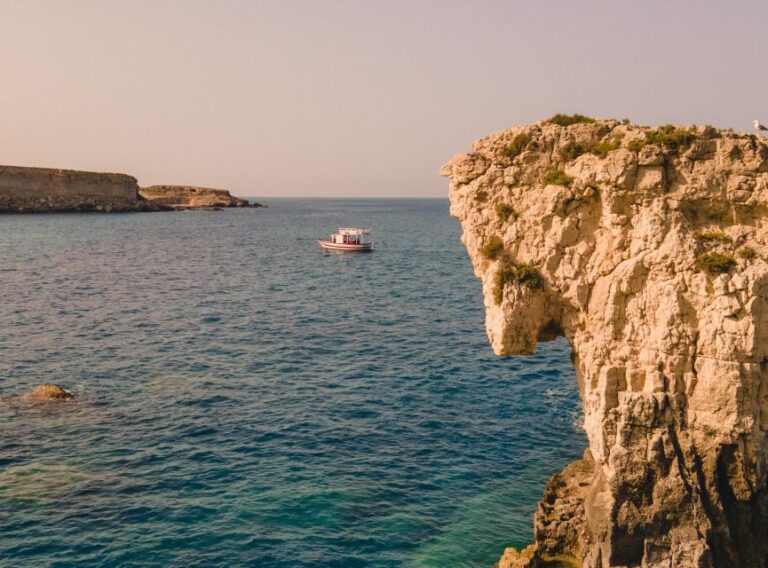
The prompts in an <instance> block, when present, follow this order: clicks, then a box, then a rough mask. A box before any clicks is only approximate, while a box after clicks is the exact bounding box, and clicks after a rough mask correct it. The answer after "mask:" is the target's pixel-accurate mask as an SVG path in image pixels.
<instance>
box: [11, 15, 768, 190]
mask: <svg viewBox="0 0 768 568" xmlns="http://www.w3.org/2000/svg"><path fill="white" fill-rule="evenodd" d="M766 29H768V2H766V1H765V0H759V1H758V0H742V1H725V0H723V1H717V2H715V1H709V0H696V1H686V0H674V1H671V0H665V1H653V0H644V1H635V2H629V1H622V0H612V1H600V2H598V1H586V0H585V1H578V0H569V1H555V0H530V1H522V0H519V1H514V0H507V1H492V0H486V1H483V0H466V1H452V0H442V1H430V0H410V1H405V0H403V1H400V0H386V1H385V0H380V1H373V0H366V1H363V0H357V1H340V0H339V1H331V0H327V1H322V0H301V1H300V0H274V1H258V0H253V1H239V0H217V1H215V2H214V1H205V2H204V1H197V0H183V1H173V0H125V1H110V0H99V1H95V0H89V1H80V0H49V1H40V0H0V164H14V165H25V166H42V167H61V168H72V169H85V170H95V171H113V172H125V173H129V174H131V175H134V176H135V177H137V178H138V180H139V183H140V185H152V184H192V185H203V186H209V187H220V188H224V189H229V190H230V191H232V193H234V194H236V195H241V196H254V197H259V196H337V197H351V196H356V197H360V196H370V197H441V196H446V194H447V187H448V183H447V180H445V179H443V178H441V177H439V175H438V171H439V169H440V166H441V165H442V164H443V163H444V162H446V161H447V160H448V159H450V158H451V157H452V156H453V155H454V154H456V153H458V152H466V151H468V150H469V147H470V145H471V143H472V141H473V140H475V139H477V138H480V137H483V136H485V135H487V134H488V133H490V132H494V131H498V130H503V129H505V128H509V127H511V126H514V125H516V124H523V123H529V122H534V121H536V120H540V119H543V118H546V117H548V116H551V115H553V114H555V113H558V112H567V113H572V112H580V113H583V114H587V115H590V116H595V117H614V118H625V117H627V118H630V119H631V120H632V121H633V122H636V123H640V124H650V125H655V124H665V123H676V124H693V123H696V124H704V123H706V124H713V125H716V126H720V127H731V128H734V129H736V130H739V131H748V130H750V129H751V124H752V120H753V119H756V118H759V119H760V120H762V121H768V69H767V68H768V55H767V50H766V44H767V43H768V32H766Z"/></svg>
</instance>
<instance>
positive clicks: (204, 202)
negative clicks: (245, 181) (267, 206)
mask: <svg viewBox="0 0 768 568" xmlns="http://www.w3.org/2000/svg"><path fill="white" fill-rule="evenodd" d="M139 196H140V197H141V198H142V199H144V200H146V201H148V202H149V203H150V204H152V205H159V206H163V207H169V208H171V209H203V208H204V209H214V210H220V209H221V208H225V207H253V208H258V207H264V206H263V205H262V204H261V203H255V202H254V203H251V202H249V201H248V200H247V199H242V198H240V197H235V196H233V195H230V193H229V191H226V190H224V189H214V188H211V187H196V186H189V185H153V186H150V187H142V188H140V189H139Z"/></svg>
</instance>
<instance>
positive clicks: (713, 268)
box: [696, 252, 736, 274]
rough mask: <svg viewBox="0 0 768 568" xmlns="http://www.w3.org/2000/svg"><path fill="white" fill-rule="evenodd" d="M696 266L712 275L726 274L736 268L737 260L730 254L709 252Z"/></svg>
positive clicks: (701, 257) (697, 261) (702, 256)
mask: <svg viewBox="0 0 768 568" xmlns="http://www.w3.org/2000/svg"><path fill="white" fill-rule="evenodd" d="M696 265H697V266H698V267H699V268H700V269H702V270H706V271H707V272H709V273H710V274H725V273H727V272H730V271H731V270H733V268H734V267H735V266H736V259H735V258H733V257H732V256H731V255H728V254H720V253H719V252H707V253H704V254H702V255H700V256H699V258H698V259H696Z"/></svg>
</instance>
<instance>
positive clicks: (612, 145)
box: [589, 140, 621, 158]
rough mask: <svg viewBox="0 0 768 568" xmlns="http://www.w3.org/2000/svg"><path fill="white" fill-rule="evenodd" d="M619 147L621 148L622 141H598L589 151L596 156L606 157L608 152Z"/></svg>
mask: <svg viewBox="0 0 768 568" xmlns="http://www.w3.org/2000/svg"><path fill="white" fill-rule="evenodd" d="M619 148H621V142H619V141H618V140H612V141H610V142H597V143H595V144H593V145H592V146H591V147H590V149H589V151H590V152H591V153H592V154H594V155H595V156H599V157H600V158H604V157H605V156H607V155H608V152H613V151H614V150H618V149H619Z"/></svg>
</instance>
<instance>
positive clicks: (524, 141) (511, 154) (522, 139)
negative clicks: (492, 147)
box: [501, 133, 531, 160]
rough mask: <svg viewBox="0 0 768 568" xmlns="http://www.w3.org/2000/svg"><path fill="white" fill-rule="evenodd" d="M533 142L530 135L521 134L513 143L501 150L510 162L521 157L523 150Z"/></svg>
mask: <svg viewBox="0 0 768 568" xmlns="http://www.w3.org/2000/svg"><path fill="white" fill-rule="evenodd" d="M530 141H531V137H530V136H529V135H528V134H525V133H521V134H518V135H517V136H515V137H514V138H513V139H512V142H510V143H509V144H507V145H506V146H504V148H502V149H501V155H502V156H504V157H505V158H509V159H510V160H511V159H513V158H515V157H516V156H518V155H520V153H522V151H523V150H525V148H526V147H527V146H528V143H529V142H530Z"/></svg>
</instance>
